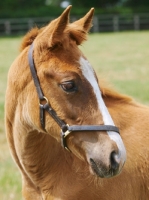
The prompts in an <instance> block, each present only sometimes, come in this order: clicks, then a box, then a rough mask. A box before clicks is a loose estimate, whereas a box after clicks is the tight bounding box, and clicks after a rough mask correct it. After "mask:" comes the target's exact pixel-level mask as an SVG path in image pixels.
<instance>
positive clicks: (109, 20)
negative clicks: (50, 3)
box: [0, 13, 149, 35]
mask: <svg viewBox="0 0 149 200" xmlns="http://www.w3.org/2000/svg"><path fill="white" fill-rule="evenodd" d="M51 20H53V17H44V18H20V19H0V35H17V34H24V33H25V32H27V31H28V30H29V29H31V28H32V27H33V26H38V27H42V26H44V25H46V24H48V23H49V21H51ZM71 20H72V21H75V20H77V17H72V19H71ZM93 24H94V26H93V27H92V29H91V32H112V31H124V30H149V13H146V14H136V15H132V14H125V15H96V16H94V19H93Z"/></svg>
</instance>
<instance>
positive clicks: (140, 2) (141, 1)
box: [125, 0, 149, 7]
mask: <svg viewBox="0 0 149 200" xmlns="http://www.w3.org/2000/svg"><path fill="white" fill-rule="evenodd" d="M125 5H126V6H131V7H139V6H149V0H126V1H125Z"/></svg>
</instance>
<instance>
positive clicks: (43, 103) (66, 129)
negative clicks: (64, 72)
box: [28, 44, 119, 151]
mask: <svg viewBox="0 0 149 200" xmlns="http://www.w3.org/2000/svg"><path fill="white" fill-rule="evenodd" d="M28 60H29V66H30V71H31V74H32V77H33V80H34V84H35V87H36V90H37V94H38V97H39V107H40V123H41V126H42V128H43V129H44V130H45V115H44V111H47V112H48V113H49V115H51V117H52V118H53V119H54V120H55V121H56V122H57V124H58V125H59V126H60V128H61V143H62V146H63V147H64V148H65V149H67V150H68V151H70V150H69V149H68V147H67V144H66V137H67V136H68V135H69V134H70V133H71V132H78V131H114V132H117V133H119V129H118V128H117V127H116V126H112V125H71V126H69V125H68V124H66V123H65V122H64V121H63V120H61V119H60V118H59V117H58V116H57V114H56V112H55V111H54V110H53V109H52V107H51V106H50V104H49V102H48V99H47V98H46V97H45V96H44V94H43V92H42V89H41V87H40V82H39V79H38V76H37V72H36V69H35V64H34V60H33V44H32V45H31V46H30V49H29V54H28Z"/></svg>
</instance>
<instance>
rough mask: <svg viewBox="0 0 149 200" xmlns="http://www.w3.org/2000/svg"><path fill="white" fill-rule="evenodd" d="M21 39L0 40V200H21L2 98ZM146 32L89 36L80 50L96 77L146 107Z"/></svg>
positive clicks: (148, 101) (148, 59)
mask: <svg viewBox="0 0 149 200" xmlns="http://www.w3.org/2000/svg"><path fill="white" fill-rule="evenodd" d="M20 41H21V38H20V37H19V38H18V37H16V38H15V37H14V38H0V200H21V176H20V173H19V170H18V169H17V167H16V166H15V164H14V162H13V160H12V158H11V156H10V153H9V150H8V146H7V144H6V137H5V133H4V96H5V89H6V82H7V73H8V69H9V67H10V65H11V63H12V61H13V60H14V59H15V57H16V56H17V55H18V52H19V51H18V48H19V45H20ZM148 44H149V32H148V31H146V32H122V33H105V34H91V35H90V36H89V40H88V41H87V42H86V43H84V44H83V45H82V47H81V49H82V51H83V52H84V54H85V55H86V57H87V58H88V60H89V61H90V63H91V64H92V66H93V67H94V68H95V70H96V72H97V73H98V75H99V78H101V79H106V80H108V82H110V83H112V84H113V85H114V87H115V88H116V89H117V90H118V91H120V92H122V93H125V94H128V95H131V96H133V97H134V98H135V99H137V100H138V101H140V102H142V103H145V104H149V78H148V76H149V47H148V46H149V45H148Z"/></svg>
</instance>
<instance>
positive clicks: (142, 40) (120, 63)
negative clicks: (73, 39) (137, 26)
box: [81, 31, 149, 104]
mask: <svg viewBox="0 0 149 200" xmlns="http://www.w3.org/2000/svg"><path fill="white" fill-rule="evenodd" d="M148 34H149V32H148V31H143V32H121V33H105V34H94V35H91V36H90V37H89V40H88V41H87V42H86V43H84V44H83V46H82V48H81V49H82V50H83V52H85V55H86V56H87V58H88V59H89V61H90V62H91V64H92V65H93V67H94V68H95V70H96V72H97V73H98V75H99V77H101V78H103V79H106V80H108V81H109V82H111V83H112V84H113V85H114V86H115V88H116V89H117V90H118V91H120V92H122V93H125V94H128V95H131V96H133V97H134V98H135V99H137V100H138V101H140V102H143V103H146V104H149V78H148V76H149V45H148V44H149V37H148Z"/></svg>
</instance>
